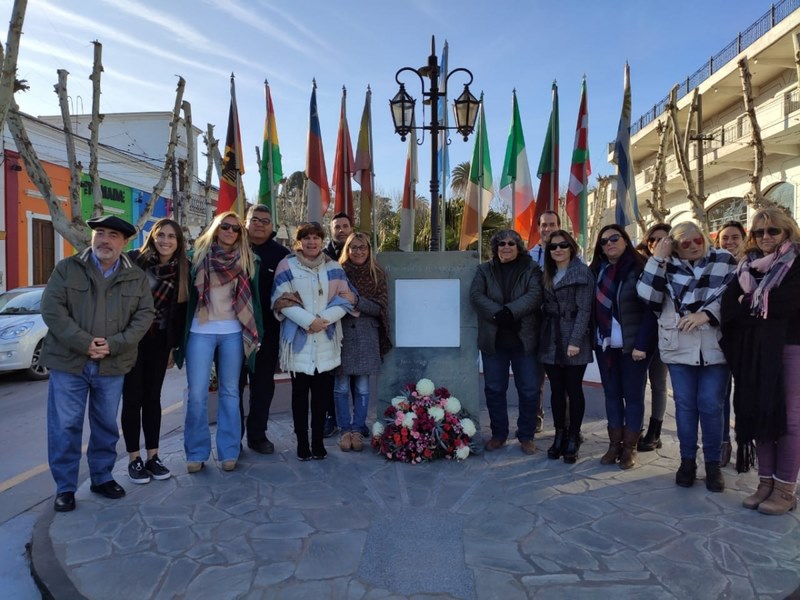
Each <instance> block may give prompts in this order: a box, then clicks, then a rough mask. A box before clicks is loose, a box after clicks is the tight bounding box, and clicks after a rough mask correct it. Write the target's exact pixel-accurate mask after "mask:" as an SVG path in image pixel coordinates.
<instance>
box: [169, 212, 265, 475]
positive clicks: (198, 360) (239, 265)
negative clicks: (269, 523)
mask: <svg viewBox="0 0 800 600" xmlns="http://www.w3.org/2000/svg"><path fill="white" fill-rule="evenodd" d="M191 258H192V275H191V282H192V284H191V287H190V296H189V309H188V311H187V327H186V335H187V339H186V343H185V344H184V348H185V352H186V377H187V379H188V382H189V396H188V399H187V402H186V419H185V424H184V441H183V445H184V449H185V450H186V461H187V464H186V470H187V471H189V473H196V472H197V471H199V470H200V469H202V468H203V465H204V463H205V461H206V460H208V458H209V456H210V455H211V434H210V431H209V428H208V382H209V378H210V375H211V366H212V364H213V363H214V355H215V353H216V354H217V355H218V363H217V382H218V386H219V400H218V412H217V459H218V460H219V461H220V462H221V463H222V469H223V470H225V471H233V470H234V469H235V468H236V461H237V460H238V459H239V449H240V437H241V421H240V417H239V374H240V372H241V370H242V363H243V361H245V360H246V361H247V364H248V367H249V368H250V370H251V371H252V370H253V369H254V367H255V355H256V350H258V346H259V341H260V339H261V335H262V333H261V332H262V326H261V302H260V301H259V298H258V264H257V261H258V257H257V256H256V255H254V254H253V252H252V251H251V249H250V244H249V243H248V240H247V229H245V227H244V225H243V223H242V221H241V220H240V219H239V216H238V215H237V214H236V213H235V212H233V211H229V212H225V213H222V214H219V215H217V216H216V217H215V218H214V220H213V221H212V222H211V225H209V227H208V229H206V231H205V232H204V233H203V234H202V235H201V236H200V237H199V238H197V241H196V242H195V246H194V252H193V255H192V257H191Z"/></svg>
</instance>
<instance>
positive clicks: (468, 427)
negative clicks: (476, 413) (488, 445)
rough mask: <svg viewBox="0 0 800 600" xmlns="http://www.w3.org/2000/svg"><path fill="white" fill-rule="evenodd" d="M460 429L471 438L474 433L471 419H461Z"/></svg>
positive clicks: (473, 424)
mask: <svg viewBox="0 0 800 600" xmlns="http://www.w3.org/2000/svg"><path fill="white" fill-rule="evenodd" d="M461 429H462V430H463V431H464V433H465V434H467V435H468V436H469V437H472V436H473V435H475V433H476V431H477V430H476V429H475V423H473V422H472V419H461Z"/></svg>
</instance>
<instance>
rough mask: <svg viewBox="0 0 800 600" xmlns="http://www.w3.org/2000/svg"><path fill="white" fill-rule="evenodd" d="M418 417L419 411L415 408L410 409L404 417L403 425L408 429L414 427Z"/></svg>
mask: <svg viewBox="0 0 800 600" xmlns="http://www.w3.org/2000/svg"><path fill="white" fill-rule="evenodd" d="M416 418H417V413H415V412H414V411H413V410H410V411H408V412H407V413H406V416H405V417H403V427H405V428H406V429H411V428H412V427H414V420H415V419H416Z"/></svg>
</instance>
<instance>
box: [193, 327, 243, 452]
mask: <svg viewBox="0 0 800 600" xmlns="http://www.w3.org/2000/svg"><path fill="white" fill-rule="evenodd" d="M215 350H216V351H217V352H218V353H219V361H218V365H219V366H218V370H217V383H218V385H219V400H218V403H217V458H218V459H219V460H220V461H226V460H236V459H237V458H239V440H240V437H241V432H242V430H241V427H242V426H241V422H240V418H239V373H240V371H241V369H242V362H243V361H244V349H243V347H242V334H241V332H236V333H226V334H209V333H195V332H189V339H188V341H187V342H186V378H187V380H188V383H189V397H188V399H187V402H186V417H185V421H184V426H183V429H184V431H183V448H184V450H185V451H186V460H187V461H189V462H204V461H206V460H208V458H209V456H211V431H210V430H209V427H208V382H209V379H210V377H211V365H212V363H213V362H214V351H215Z"/></svg>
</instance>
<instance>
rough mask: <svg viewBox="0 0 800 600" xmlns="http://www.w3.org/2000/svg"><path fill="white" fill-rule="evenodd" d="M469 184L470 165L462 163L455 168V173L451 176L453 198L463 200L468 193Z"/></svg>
mask: <svg viewBox="0 0 800 600" xmlns="http://www.w3.org/2000/svg"><path fill="white" fill-rule="evenodd" d="M468 183H469V163H468V162H462V163H459V164H458V165H456V166H455V168H454V169H453V172H452V173H451V174H450V189H451V190H452V192H453V196H454V197H456V198H463V197H464V194H466V193H467V184H468Z"/></svg>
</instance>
